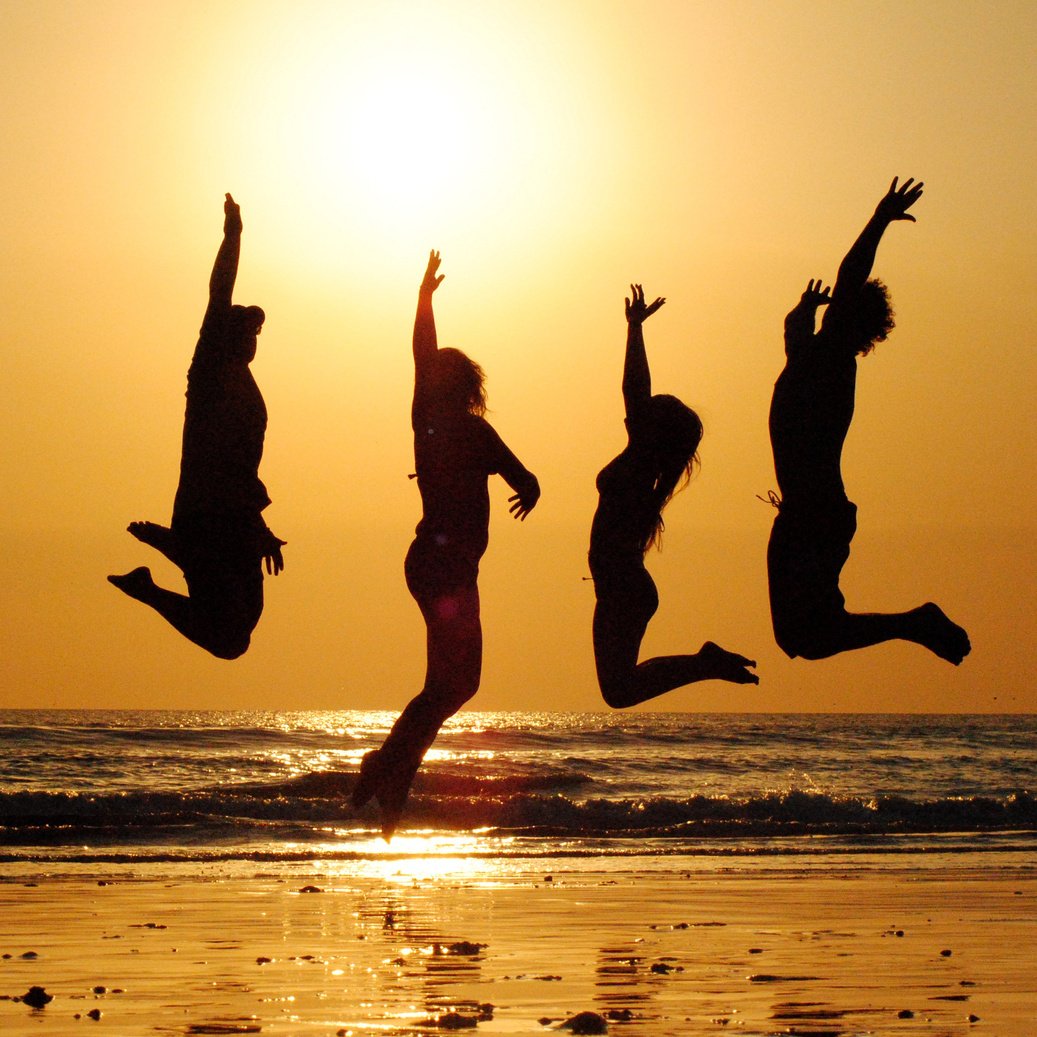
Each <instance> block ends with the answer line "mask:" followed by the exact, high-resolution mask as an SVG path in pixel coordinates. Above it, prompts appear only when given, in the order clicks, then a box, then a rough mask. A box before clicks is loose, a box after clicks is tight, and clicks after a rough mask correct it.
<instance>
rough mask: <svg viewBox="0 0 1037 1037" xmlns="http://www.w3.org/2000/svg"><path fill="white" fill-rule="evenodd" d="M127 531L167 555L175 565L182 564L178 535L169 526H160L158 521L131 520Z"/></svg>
mask: <svg viewBox="0 0 1037 1037" xmlns="http://www.w3.org/2000/svg"><path fill="white" fill-rule="evenodd" d="M126 531H127V532H128V533H129V534H130V535H131V536H134V537H136V538H137V539H138V540H139V541H140V542H141V543H142V544H147V545H148V547H153V548H154V549H155V550H156V551H158V552H159V553H160V554H163V555H165V556H166V558H168V559H169V560H170V561H171V562H172V563H173V564H174V565H180V562H179V554H178V551H177V543H176V537H175V536H174V535H173V531H172V530H171V529H170V528H169V527H168V526H160V525H159V524H158V523H157V522H131V523H130V524H129V525H128V526H127V527H126Z"/></svg>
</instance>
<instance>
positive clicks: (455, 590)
mask: <svg viewBox="0 0 1037 1037" xmlns="http://www.w3.org/2000/svg"><path fill="white" fill-rule="evenodd" d="M439 265H440V256H439V253H438V252H435V251H433V252H431V253H430V254H429V260H428V267H427V269H426V270H425V276H424V278H423V279H422V282H421V287H420V289H419V290H418V308H417V314H416V316H415V320H414V340H413V345H414V399H413V404H412V408H411V425H412V428H413V431H414V465H415V471H416V474H417V481H418V490H419V492H420V494H421V509H422V510H421V521H420V522H419V523H418V525H417V528H416V530H415V536H414V541H413V542H412V544H411V546H410V549H409V550H408V552H407V558H406V561H405V563H404V572H405V575H406V578H407V588H408V589H409V590H410V592H411V595H412V596H413V597H414V600H415V601H416V602H417V605H418V608H419V609H420V610H421V615H422V618H423V619H424V621H425V627H426V632H427V633H426V654H427V668H426V672H425V683H424V686H423V687H422V689H421V692H420V693H419V694H418V695H417V696H415V697H414V698H413V699H412V700H411V702H410V703H409V704H408V705H407V707H406V708H405V709H404V711H403V712H402V713H401V714H400V716H399V717H398V718H397V720H396V722H395V724H393V727H392V730H391V731H390V732H389V734H388V735H387V736H386V739H385V741H384V742H383V743H382V745H381V747H380V748H378V749H375V750H372V751H371V752H369V753H367V754H366V755H365V756H364V758H363V760H362V762H361V768H360V775H359V778H358V780H357V784H356V785H355V787H354V789H353V793H352V801H353V805H354V806H355V807H357V808H358V809H359V808H360V807H362V806H363V805H364V804H365V803H367V802H368V801H369V800H370V799H371V798H372V797H373V798H375V799H376V800H377V801H378V806H379V809H380V811H381V821H382V833H383V835H385V837H386V838H389V837H390V836H391V835H392V833H393V832H394V831H395V829H396V826H397V824H398V822H399V819H400V816H401V815H402V813H403V808H404V805H405V804H406V801H407V796H408V793H409V791H410V787H411V784H412V783H413V780H414V776H415V774H416V773H417V770H418V767H419V766H420V765H421V761H422V759H423V758H424V756H425V753H426V752H427V751H428V749H429V747H430V746H431V745H432V743H433V741H435V738H436V735H437V734H438V733H439V729H440V727H442V725H443V724H444V722H445V721H446V720H447V719H448V718H449V717H451V716H453V715H454V713H456V712H457V711H458V710H459V709H460V708H461V707H462V706H463V705H464V704H465V703H466V702H467V701H468V700H469V699H471V698H472V696H473V695H474V694H475V693H476V691H477V690H478V688H479V679H480V675H481V671H482V625H481V621H480V617H479V585H478V576H479V561H480V559H481V558H482V555H483V553H484V552H485V550H486V547H487V544H488V542H489V521H490V497H489V490H488V485H487V483H488V479H489V476H491V475H494V474H499V475H500V476H502V477H503V479H504V481H505V482H506V483H507V484H508V486H510V487H511V489H512V490H513V491H514V493H513V495H512V496H511V497H509V498H508V499H509V502H510V507H509V511H510V513H511V514H512V516H513V517H514V518H517V519H520V520H524V519H525V518H526V516H527V515H528V514H529V513H530V511H532V510H533V508H534V507H535V506H536V503H537V501H538V500H539V498H540V485H539V483H538V482H537V479H536V476H534V475H533V473H532V472H530V471H529V470H528V469H527V468H526V467H525V466H524V465H522V463H521V462H520V461H519V459H518V458H517V457H516V456H515V455H514V454H513V453H512V452H511V450H509V449H508V447H507V446H506V445H505V443H504V441H503V440H502V439H501V437H500V436H499V435H498V434H497V433H496V431H495V430H494V429H493V427H492V426H491V425H490V423H489V422H488V421H487V420H486V417H485V412H486V391H485V375H484V373H483V370H482V368H481V367H480V366H479V365H478V364H477V363H475V361H474V360H472V359H471V358H470V357H468V356H467V355H466V354H465V353H462V352H461V351H460V350H459V349H454V348H450V347H447V348H442V349H441V348H440V347H439V343H438V340H437V337H436V322H435V317H434V314H433V309H432V295H433V293H434V292H435V291H436V289H437V288H438V287H439V286H440V284H441V283H442V281H443V275H441V274H439V273H438V271H439Z"/></svg>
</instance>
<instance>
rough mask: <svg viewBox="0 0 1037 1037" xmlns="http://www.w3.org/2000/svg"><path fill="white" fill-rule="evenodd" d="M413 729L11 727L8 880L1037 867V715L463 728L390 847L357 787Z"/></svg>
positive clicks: (358, 721)
mask: <svg viewBox="0 0 1037 1037" xmlns="http://www.w3.org/2000/svg"><path fill="white" fill-rule="evenodd" d="M393 719H394V714H392V713H386V712H363V711H341V712H297V713H287V712H285V713H269V712H211V713H210V712H162V711H139V712H136V711H70V712H64V711H54V710H39V711H33V710H0V865H3V864H5V863H6V864H9V865H18V866H19V870H24V867H26V866H29V865H32V866H36V867H39V868H42V869H49V870H55V869H57V870H59V871H60V870H62V869H65V870H67V869H69V868H73V869H75V868H94V869H97V868H100V869H103V868H104V867H106V866H109V867H116V866H118V867H122V868H126V867H130V868H132V867H134V866H137V867H141V866H145V865H149V864H155V863H164V864H166V865H170V866H172V865H176V866H183V867H188V868H190V867H194V868H197V867H200V866H207V867H209V866H220V867H223V868H228V867H231V868H233V867H250V868H251V869H252V870H253V871H255V870H256V866H257V865H262V866H263V867H264V868H274V869H277V868H279V867H280V868H288V869H291V868H298V867H307V868H313V867H324V868H329V869H335V868H338V869H340V870H349V869H350V868H354V869H361V870H362V869H364V868H371V867H381V868H384V867H386V866H393V867H406V865H407V862H408V861H411V862H414V861H423V860H425V861H427V860H428V859H432V858H437V857H450V858H460V859H465V860H470V861H481V862H483V864H484V865H485V864H486V863H487V862H494V864H495V866H498V867H500V868H507V867H508V862H522V866H523V867H528V866H530V865H531V864H532V866H537V861H538V860H540V861H542V862H543V867H544V868H545V869H550V868H552V867H554V868H563V867H594V868H596V869H602V868H603V869H606V870H608V869H610V868H620V867H624V866H629V864H630V862H631V859H632V858H637V860H638V862H639V864H638V866H639V867H646V866H647V867H665V868H671V869H672V868H695V869H700V868H703V867H720V866H722V867H728V868H729V867H761V866H765V867H797V868H803V867H810V866H813V865H814V864H831V863H832V862H833V861H843V862H848V861H852V862H857V863H859V864H861V865H864V866H881V864H882V861H883V860H890V861H891V860H892V856H891V855H897V858H896V863H897V864H898V866H902V865H903V863H904V861H905V859H907V858H910V857H911V856H912V855H922V856H923V857H924V858H925V860H926V863H927V865H931V864H932V863H933V861H934V858H939V860H940V861H942V862H943V863H944V865H946V866H954V865H955V863H956V862H963V861H964V860H965V859H966V858H967V859H968V860H969V861H970V862H971V863H972V864H974V863H975V862H976V855H991V854H997V855H999V857H998V858H997V859H996V863H998V864H999V865H1001V864H1004V865H1008V864H1011V865H1012V866H1020V867H1028V866H1031V865H1033V864H1034V861H1035V858H1034V856H1033V853H1034V850H1035V849H1037V800H1035V796H1034V793H1035V791H1037V782H1035V780H1034V774H1035V765H1037V717H1034V716H944V715H939V716H924V715H806V714H802V715H800V714H784V715H744V714H689V713H669V714H658V713H655V714H633V713H578V714H577V713H488V712H481V713H480V712H471V713H463V714H461V715H460V716H458V717H456V718H455V719H454V720H453V721H451V722H450V723H449V724H448V726H447V727H446V728H444V730H443V732H442V733H441V735H440V737H439V739H438V740H437V741H436V744H435V746H434V747H433V749H432V751H431V752H430V754H429V756H428V757H427V760H426V765H425V766H424V767H423V769H422V771H421V772H420V773H419V776H418V779H417V782H416V784H415V787H414V792H413V794H412V797H411V801H410V804H409V807H408V811H407V814H406V815H405V818H404V824H403V828H402V829H401V832H400V834H399V835H398V836H397V837H396V838H394V839H393V840H392V842H391V843H390V844H388V845H386V843H385V842H384V841H383V840H382V839H381V838H380V837H379V836H378V824H377V815H376V813H375V811H374V810H373V809H372V808H368V809H365V810H364V811H363V812H361V813H359V814H357V813H356V812H355V811H353V810H352V808H351V807H350V805H349V791H350V789H351V787H352V784H353V781H354V780H355V776H356V771H357V767H358V765H359V761H360V757H361V756H362V755H363V753H364V752H365V751H367V750H368V749H370V748H373V747H375V746H377V745H378V744H379V743H380V741H381V739H382V738H383V737H384V735H385V733H386V731H387V730H388V728H389V725H390V724H391V723H392V721H393ZM551 862H555V863H553V864H552V863H551ZM990 863H994V859H992V858H991V859H990Z"/></svg>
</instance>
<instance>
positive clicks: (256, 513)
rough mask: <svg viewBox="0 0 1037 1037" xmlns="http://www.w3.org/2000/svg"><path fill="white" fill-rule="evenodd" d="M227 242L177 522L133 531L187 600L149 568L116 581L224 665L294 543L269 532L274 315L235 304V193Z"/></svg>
mask: <svg viewBox="0 0 1037 1037" xmlns="http://www.w3.org/2000/svg"><path fill="white" fill-rule="evenodd" d="M223 212H224V222H223V241H222V242H221V244H220V248H219V251H218V252H217V254H216V262H215V263H214V264H213V269H212V274H211V276H210V278H209V305H208V307H207V308H206V311H205V317H204V318H203V320H202V327H201V332H200V334H199V338H198V344H197V346H196V347H195V351H194V357H193V358H192V360H191V366H190V369H189V370H188V372H187V406H186V411H185V415H184V432H183V445H182V450H181V457H180V483H179V486H178V487H177V491H176V497H175V499H174V501H173V516H172V520H171V521H170V524H169V526H168V527H167V526H162V525H159V524H158V523H156V522H131V523H130V525H129V527H128V531H129V532H130V533H131V534H132V535H133V536H134V537H136V538H137V539H138V540H140V541H141V542H142V543H145V544H147V545H149V546H150V547H153V548H155V549H156V550H157V551H159V552H160V553H162V554H163V555H165V556H166V557H167V558H168V559H169V560H170V561H171V562H173V563H174V564H175V565H177V566H178V567H179V568H180V569H181V570H182V571H183V574H184V580H185V582H186V584H187V591H188V593H187V594H186V595H184V594H178V593H176V592H175V591H170V590H165V589H164V588H162V587H159V586H158V585H157V584H156V583H155V581H154V580H153V579H152V576H151V570H150V569H148V568H147V567H146V566H140V567H139V568H137V569H134V570H132V571H131V572H128V573H125V574H123V575H121V576H109V577H108V579H109V581H110V582H111V583H113V584H114V585H115V586H116V587H118V588H119V590H121V591H123V592H124V593H125V594H128V595H129V596H130V597H131V598H136V599H137V600H138V601H142V602H144V604H145V605H149V606H150V607H151V608H153V609H154V610H155V611H156V612H157V613H158V614H159V615H160V616H162V617H163V619H165V620H166V621H167V622H168V623H169V624H171V625H172V626H173V627H174V628H175V629H176V630H178V631H179V632H180V633H181V634H183V635H184V637H186V638H188V640H190V641H193V642H194V643H195V644H197V645H199V646H200V647H202V648H204V649H205V650H206V651H208V652H211V653H212V654H213V655H215V656H217V657H218V658H220V659H236V658H238V657H239V656H241V655H242V654H244V652H245V651H246V650H247V649H248V646H249V642H250V639H251V635H252V631H253V630H254V629H255V626H256V624H257V623H258V622H259V617H260V615H261V614H262V612H263V571H262V570H263V564H264V563H265V564H266V570H267V573H268V574H270V575H277V574H278V573H280V572H281V570H282V569H283V568H284V559H283V557H282V554H281V548H282V547H283V546H284V543H285V541H283V540H280V539H279V538H278V537H276V536H274V534H273V533H272V532H271V531H270V530H269V528H268V527H267V525H266V523H265V522H264V521H263V518H262V512H263V509H264V508H266V506H267V505H268V504H269V503H270V498H269V497H268V496H267V492H266V487H265V486H264V485H263V483H262V481H261V480H260V478H259V463H260V460H261V459H262V456H263V440H264V437H265V435H266V424H267V412H266V405H265V403H264V402H263V396H262V394H261V393H260V391H259V386H258V385H256V380H255V378H253V376H252V371H251V370H250V368H249V364H251V362H252V360H253V359H254V358H255V355H256V344H257V337H258V335H259V334H260V332H261V331H262V328H263V322H264V320H265V319H266V315H265V314H264V313H263V311H262V309H260V308H259V307H258V306H238V305H235V304H234V303H233V302H232V296H233V292H234V283H235V281H236V279H237V273H238V258H239V255H240V252H241V229H242V223H241V211H240V209H239V207H238V205H237V203H236V202H235V201H234V199H233V198H232V197H231V196H230V195H229V194H228V195H227V196H226V199H225V201H224V206H223Z"/></svg>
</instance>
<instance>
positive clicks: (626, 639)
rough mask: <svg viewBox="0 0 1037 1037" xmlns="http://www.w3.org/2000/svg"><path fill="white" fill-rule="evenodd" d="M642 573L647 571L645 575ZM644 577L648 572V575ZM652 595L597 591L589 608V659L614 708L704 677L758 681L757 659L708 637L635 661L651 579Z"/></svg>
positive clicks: (651, 602)
mask: <svg viewBox="0 0 1037 1037" xmlns="http://www.w3.org/2000/svg"><path fill="white" fill-rule="evenodd" d="M645 575H646V576H647V573H646V574H645ZM648 580H649V582H650V581H651V577H648ZM651 592H652V593H651V596H649V595H648V594H647V593H645V592H644V591H642V593H641V594H640V595H639V598H640V602H639V604H638V605H634V607H632V605H633V603H632V602H631V601H629V600H626V599H622V598H620V597H619V596H617V595H613V594H610V593H605V594H602V595H600V596H599V598H598V601H597V604H596V605H595V608H594V627H593V632H594V663H595V667H596V669H597V674H598V687H599V688H600V689H601V695H602V698H604V700H605V702H606V703H607V704H608V705H609V706H611V707H612V708H613V709H625V708H627V707H629V706H636V705H638V704H639V703H641V702H647V701H648V700H649V699H654V698H657V697H658V696H659V695H664V694H666V692H668V691H673V690H675V689H676V688H682V687H684V686H685V685H687V684H694V683H696V682H697V681H704V680H726V681H731V682H733V683H735V684H758V683H759V678H758V677H757V676H756V674H754V673H750V672H749V669H748V667H752V666H755V665H756V663H755V662H754V661H753V660H751V659H747V658H745V656H742V655H737V654H736V653H734V652H729V651H727V650H726V649H724V648H721V647H720V646H719V645H716V644H714V643H713V642H712V641H707V642H706V643H705V644H704V645H703V646H702V647H701V648H700V649H699V651H698V652H696V653H694V654H691V655H664V656H656V657H655V658H652V659H646V660H644V662H640V663H639V662H638V661H637V657H638V653H639V652H640V650H641V642H642V640H643V639H644V635H645V631H646V630H647V628H648V623H649V621H650V620H651V618H652V616H653V614H654V613H655V610H656V605H657V602H658V598H657V597H656V596H655V587H654V584H653V585H652V587H651Z"/></svg>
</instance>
